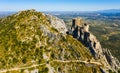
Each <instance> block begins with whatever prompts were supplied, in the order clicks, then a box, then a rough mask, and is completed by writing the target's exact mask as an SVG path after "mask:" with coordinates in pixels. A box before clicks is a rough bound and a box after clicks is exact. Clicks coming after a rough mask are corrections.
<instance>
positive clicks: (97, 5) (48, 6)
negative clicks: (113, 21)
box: [0, 0, 120, 11]
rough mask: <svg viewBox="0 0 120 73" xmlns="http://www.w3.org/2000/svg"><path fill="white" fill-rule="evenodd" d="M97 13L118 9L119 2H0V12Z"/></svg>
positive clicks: (28, 0)
mask: <svg viewBox="0 0 120 73" xmlns="http://www.w3.org/2000/svg"><path fill="white" fill-rule="evenodd" d="M28 9H35V10H37V11H97V10H106V9H120V0H74V1H73V0H44V1H43V0H36V1H34V0H20V1H18V0H0V11H21V10H28Z"/></svg>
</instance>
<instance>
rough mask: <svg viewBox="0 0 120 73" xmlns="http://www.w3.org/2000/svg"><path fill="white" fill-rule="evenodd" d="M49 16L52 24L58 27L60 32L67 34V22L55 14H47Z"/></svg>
mask: <svg viewBox="0 0 120 73" xmlns="http://www.w3.org/2000/svg"><path fill="white" fill-rule="evenodd" d="M47 17H48V19H49V21H50V24H51V25H52V26H53V27H54V28H56V29H57V30H58V31H59V32H60V33H63V34H66V32H67V28H66V26H65V23H64V21H63V20H62V19H59V18H57V17H55V16H52V15H49V14H47Z"/></svg>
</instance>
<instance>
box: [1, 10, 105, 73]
mask: <svg viewBox="0 0 120 73" xmlns="http://www.w3.org/2000/svg"><path fill="white" fill-rule="evenodd" d="M66 31H67V29H66V27H65V23H64V22H63V21H62V20H61V19H59V18H57V17H54V16H51V15H45V14H44V13H41V12H37V11H35V10H26V11H21V12H18V13H16V14H13V15H11V16H8V17H5V18H1V19H0V73H6V72H7V73H28V72H31V73H35V72H40V73H59V72H60V73H63V72H65V73H84V72H86V73H93V72H95V73H97V72H98V73H100V72H101V71H102V68H104V66H103V65H101V63H99V62H97V61H95V59H94V58H93V57H92V55H91V54H90V51H89V50H88V49H87V48H85V46H84V45H82V44H81V43H80V42H79V41H77V40H76V39H74V38H73V37H72V36H70V35H66V34H65V33H66ZM90 61H91V62H90Z"/></svg>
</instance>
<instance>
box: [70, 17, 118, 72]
mask: <svg viewBox="0 0 120 73" xmlns="http://www.w3.org/2000/svg"><path fill="white" fill-rule="evenodd" d="M70 34H72V36H73V37H74V38H76V39H78V40H79V41H81V42H82V43H83V44H84V45H85V46H86V47H88V48H89V50H90V52H91V54H92V55H93V57H94V58H95V59H96V60H99V61H101V63H103V64H104V65H105V67H106V70H107V69H111V70H112V71H115V72H117V70H118V69H119V67H120V63H119V61H118V60H117V59H116V58H115V57H113V56H112V54H111V53H110V51H109V50H108V49H103V48H102V47H101V44H100V42H99V41H98V40H97V39H96V37H95V36H94V35H93V34H92V33H91V32H90V31H89V25H88V24H86V23H83V22H82V18H75V19H73V20H72V27H71V31H70Z"/></svg>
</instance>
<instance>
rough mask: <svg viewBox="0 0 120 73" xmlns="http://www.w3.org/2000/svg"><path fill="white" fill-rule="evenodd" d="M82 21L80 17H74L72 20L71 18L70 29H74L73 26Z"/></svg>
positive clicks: (78, 24)
mask: <svg viewBox="0 0 120 73" xmlns="http://www.w3.org/2000/svg"><path fill="white" fill-rule="evenodd" d="M82 23H83V22H82V18H80V17H79V18H74V19H73V20H72V27H71V30H72V31H73V30H75V28H76V27H77V26H80V25H81V24H82Z"/></svg>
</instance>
